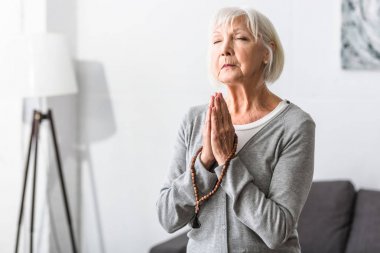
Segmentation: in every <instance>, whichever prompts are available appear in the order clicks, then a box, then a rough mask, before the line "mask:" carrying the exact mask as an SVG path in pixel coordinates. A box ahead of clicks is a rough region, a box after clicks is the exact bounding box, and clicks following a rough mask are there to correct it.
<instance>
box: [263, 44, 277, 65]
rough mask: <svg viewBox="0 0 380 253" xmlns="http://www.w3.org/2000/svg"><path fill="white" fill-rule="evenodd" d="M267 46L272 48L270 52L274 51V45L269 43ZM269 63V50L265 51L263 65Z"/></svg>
mask: <svg viewBox="0 0 380 253" xmlns="http://www.w3.org/2000/svg"><path fill="white" fill-rule="evenodd" d="M269 46H270V47H271V48H272V52H273V53H274V51H275V50H276V45H275V44H274V42H273V41H271V42H269ZM268 62H269V50H266V52H265V56H264V63H265V64H267V63H268Z"/></svg>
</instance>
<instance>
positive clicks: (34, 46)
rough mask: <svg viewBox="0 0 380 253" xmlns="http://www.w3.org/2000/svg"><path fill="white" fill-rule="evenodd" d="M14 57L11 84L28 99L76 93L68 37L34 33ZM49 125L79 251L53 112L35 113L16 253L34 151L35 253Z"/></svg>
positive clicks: (19, 43) (18, 45)
mask: <svg viewBox="0 0 380 253" xmlns="http://www.w3.org/2000/svg"><path fill="white" fill-rule="evenodd" d="M12 47H13V49H14V51H13V52H14V55H13V58H12V61H11V62H12V63H10V65H13V70H17V72H15V73H12V71H13V70H10V75H9V79H10V80H9V81H10V83H12V84H14V85H18V87H22V89H20V92H21V93H22V95H23V96H25V97H37V98H39V99H46V98H47V97H50V96H59V95H66V94H72V93H76V92H77V90H78V88H77V84H76V80H75V74H74V69H73V66H72V61H71V59H70V57H69V52H68V50H67V47H66V42H65V38H64V37H63V36H62V35H59V34H34V35H28V36H24V37H20V38H18V39H17V40H15V41H14V44H13V45H12ZM44 121H47V122H49V127H50V130H51V136H52V138H53V143H54V151H55V158H56V162H57V166H58V176H59V181H60V186H61V188H62V194H63V200H64V206H65V213H66V218H67V223H68V227H69V232H70V241H71V245H72V252H74V253H76V252H77V247H76V246H77V245H76V243H75V237H74V231H73V227H72V221H71V215H70V208H69V202H68V198H67V193H66V185H65V180H64V176H63V171H62V164H61V158H60V153H59V149H58V141H57V136H56V131H55V126H54V121H53V113H52V110H50V109H49V110H48V111H47V112H46V113H43V112H41V111H37V110H34V112H33V120H32V130H31V134H30V139H29V146H28V152H27V159H26V162H25V171H24V180H23V187H22V196H21V204H20V211H19V217H18V227H17V235H16V245H15V253H17V252H18V246H19V239H20V228H21V225H22V220H23V214H24V203H25V195H26V186H27V182H28V175H29V163H30V157H31V151H32V148H34V165H33V171H32V172H33V178H32V198H31V200H32V203H31V219H30V222H31V223H30V253H33V235H34V209H35V195H36V194H35V192H36V184H37V182H36V178H37V160H38V159H37V158H38V137H39V130H40V125H41V123H42V122H44Z"/></svg>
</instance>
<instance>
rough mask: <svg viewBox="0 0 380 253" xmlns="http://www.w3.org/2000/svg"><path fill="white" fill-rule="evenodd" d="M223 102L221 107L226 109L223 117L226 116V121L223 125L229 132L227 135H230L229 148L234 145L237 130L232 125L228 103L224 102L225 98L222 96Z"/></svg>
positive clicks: (228, 138) (228, 139)
mask: <svg viewBox="0 0 380 253" xmlns="http://www.w3.org/2000/svg"><path fill="white" fill-rule="evenodd" d="M221 101H222V102H221V106H222V108H224V110H223V116H224V117H223V119H225V120H224V121H223V123H224V127H225V129H226V130H228V132H227V135H228V137H227V142H228V144H229V145H228V146H231V145H233V141H234V137H235V128H234V126H233V124H232V119H231V115H230V112H229V110H228V106H227V103H226V101H225V100H224V98H223V96H222V99H221Z"/></svg>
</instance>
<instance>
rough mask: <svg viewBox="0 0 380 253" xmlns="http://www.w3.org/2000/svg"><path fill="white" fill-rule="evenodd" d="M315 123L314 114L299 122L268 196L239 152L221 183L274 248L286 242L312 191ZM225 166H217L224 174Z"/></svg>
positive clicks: (238, 213) (238, 209)
mask: <svg viewBox="0 0 380 253" xmlns="http://www.w3.org/2000/svg"><path fill="white" fill-rule="evenodd" d="M314 142H315V123H314V121H313V120H312V119H311V118H310V119H307V120H305V121H303V122H302V123H300V125H299V126H298V128H297V129H295V131H293V133H292V134H291V138H290V140H289V141H288V143H287V144H286V146H285V147H284V149H283V151H282V153H281V155H280V157H279V158H278V162H277V163H276V166H275V168H274V170H273V174H272V179H271V182H270V187H269V193H268V196H266V195H265V194H264V193H263V192H262V191H261V190H260V189H259V188H258V187H257V186H256V185H255V179H254V178H253V176H252V174H251V173H250V172H249V170H248V169H247V166H250V167H253V169H255V168H254V166H255V165H254V164H249V165H246V164H244V163H243V162H242V160H241V159H240V158H239V156H236V157H235V158H233V159H232V160H231V161H230V167H229V168H228V170H227V173H226V175H225V177H226V178H225V179H223V181H222V184H221V186H222V187H223V189H224V190H225V192H226V193H227V194H228V196H229V197H230V198H231V199H232V205H233V211H234V213H235V215H236V217H237V218H238V219H239V220H240V221H241V222H242V223H243V224H245V225H246V226H247V227H248V228H249V229H251V230H252V231H254V232H255V233H256V234H257V235H258V236H260V237H261V239H262V240H263V241H264V243H265V244H266V245H267V246H268V247H269V248H271V249H276V248H278V247H279V246H280V245H281V244H282V243H284V242H285V241H286V240H287V239H288V237H289V235H290V234H291V232H292V231H293V230H294V229H295V227H296V225H297V222H298V218H299V215H300V213H301V210H302V208H303V206H304V204H305V202H306V199H307V196H308V194H309V191H310V187H311V184H312V179H313V174H314V145H315V144H314ZM221 171H222V166H218V167H217V168H216V169H215V173H216V174H217V175H218V177H219V176H220V173H221Z"/></svg>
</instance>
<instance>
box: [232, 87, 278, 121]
mask: <svg viewBox="0 0 380 253" xmlns="http://www.w3.org/2000/svg"><path fill="white" fill-rule="evenodd" d="M227 87H228V94H227V98H226V103H227V106H228V110H229V112H230V114H231V115H232V116H239V115H247V113H248V114H250V115H252V116H254V117H255V115H257V116H259V115H260V114H262V113H265V112H267V111H271V110H273V109H274V107H275V106H277V104H278V102H279V101H281V99H280V98H279V97H278V96H276V95H275V94H273V93H272V92H271V91H270V90H269V89H268V87H267V86H266V84H265V82H264V81H260V82H257V83H255V84H252V83H251V84H249V85H227Z"/></svg>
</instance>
